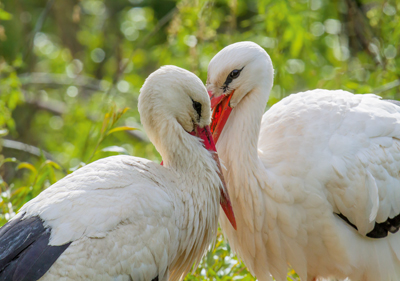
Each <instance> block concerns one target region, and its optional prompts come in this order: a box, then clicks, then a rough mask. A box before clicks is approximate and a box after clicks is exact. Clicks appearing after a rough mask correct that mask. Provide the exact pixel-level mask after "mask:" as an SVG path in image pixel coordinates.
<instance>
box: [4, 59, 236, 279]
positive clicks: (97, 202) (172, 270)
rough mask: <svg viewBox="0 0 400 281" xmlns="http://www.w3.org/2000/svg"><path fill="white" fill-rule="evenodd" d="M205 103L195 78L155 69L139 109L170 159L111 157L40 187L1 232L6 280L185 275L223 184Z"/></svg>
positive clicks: (213, 221)
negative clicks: (207, 134)
mask: <svg viewBox="0 0 400 281" xmlns="http://www.w3.org/2000/svg"><path fill="white" fill-rule="evenodd" d="M184 82H186V83H187V86H183V85H184ZM195 101H196V102H197V103H198V104H201V105H202V106H203V109H202V107H201V106H200V110H199V108H198V107H197V108H196V107H194V106H192V103H194V102H195ZM179 105H180V106H179ZM208 106H209V101H208V97H207V95H206V92H205V89H204V86H203V85H202V84H201V81H200V80H199V79H198V78H197V77H196V76H195V75H193V74H191V73H190V72H188V71H185V70H183V69H179V68H177V67H172V66H168V67H163V68H161V69H160V70H158V71H156V72H155V73H153V74H152V75H151V76H150V77H149V78H148V79H147V80H146V82H145V85H144V86H143V88H142V90H141V95H140V97H139V111H140V113H141V117H142V123H143V125H144V127H145V129H146V131H147V132H148V135H149V137H150V139H151V140H152V141H153V143H154V144H155V145H156V148H157V149H158V151H159V152H160V153H161V155H162V156H163V159H164V166H160V165H158V164H156V163H154V162H152V161H149V160H146V159H141V158H137V157H131V156H114V157H108V158H105V159H101V160H98V161H96V162H93V163H91V164H89V165H87V166H85V167H83V168H81V169H79V170H77V171H75V172H74V173H72V174H70V175H68V176H67V177H65V178H63V179H62V180H60V181H58V182H57V183H55V184H54V185H52V186H51V187H49V188H48V189H46V190H45V191H43V192H42V193H41V194H40V195H39V196H37V197H36V198H34V199H32V200H31V201H29V202H28V203H27V204H25V205H24V206H23V207H22V209H21V210H20V212H19V214H18V215H17V216H16V217H14V218H13V219H12V220H11V221H10V222H8V223H7V224H6V225H5V226H4V227H3V228H1V229H0V250H1V251H0V280H38V279H39V280H43V281H44V280H135V281H136V280H138V281H152V280H154V281H155V280H157V281H161V280H179V279H182V278H183V277H184V276H185V275H186V273H187V272H188V271H189V270H190V268H191V266H192V265H193V263H194V262H197V263H198V262H199V261H200V259H201V257H202V256H203V254H204V253H205V252H206V250H207V247H208V246H209V244H210V243H211V242H212V241H213V239H214V238H215V236H216V231H217V219H218V214H219V208H218V204H219V202H220V193H221V188H223V186H222V182H221V179H222V178H221V177H220V175H219V168H218V167H219V163H218V161H215V159H214V158H215V155H213V154H212V153H210V151H209V150H207V149H206V148H205V147H204V146H203V145H205V146H206V147H207V146H209V145H210V144H211V146H212V141H211V143H207V140H208V138H207V137H204V134H203V133H204V132H203V133H202V131H204V130H206V129H202V128H207V125H208V122H209V121H210V112H209V110H208ZM189 133H190V134H189ZM197 136H199V137H201V138H202V139H203V140H201V139H200V138H198V137H197ZM211 140H212V139H211ZM202 141H204V144H203V142H202ZM210 150H213V149H210ZM214 150H215V149H214ZM228 202H229V199H228Z"/></svg>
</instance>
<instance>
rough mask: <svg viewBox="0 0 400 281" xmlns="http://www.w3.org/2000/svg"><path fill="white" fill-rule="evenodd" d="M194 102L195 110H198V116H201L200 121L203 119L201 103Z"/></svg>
mask: <svg viewBox="0 0 400 281" xmlns="http://www.w3.org/2000/svg"><path fill="white" fill-rule="evenodd" d="M192 101H193V108H194V110H196V112H197V114H198V115H199V120H200V118H201V103H199V102H198V101H195V100H192Z"/></svg>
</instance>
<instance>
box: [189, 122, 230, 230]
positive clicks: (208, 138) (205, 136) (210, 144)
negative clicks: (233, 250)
mask: <svg viewBox="0 0 400 281" xmlns="http://www.w3.org/2000/svg"><path fill="white" fill-rule="evenodd" d="M194 131H195V134H196V136H197V137H199V138H201V139H202V140H203V142H204V146H205V148H206V149H207V150H208V151H211V152H212V155H213V158H214V160H215V162H216V163H217V166H218V176H219V178H220V179H221V182H222V185H223V186H221V187H220V191H221V199H220V204H221V207H222V209H223V210H224V212H225V215H226V216H227V217H228V219H229V221H230V222H231V224H232V226H233V228H234V229H236V220H235V215H234V214H233V209H232V203H231V200H230V199H229V194H228V190H227V189H226V183H225V179H224V175H223V174H222V168H221V163H220V162H219V158H218V153H217V148H216V147H215V143H214V140H213V137H212V134H211V131H210V127H209V126H205V127H204V128H200V127H197V126H195V130H194Z"/></svg>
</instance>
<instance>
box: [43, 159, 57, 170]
mask: <svg viewBox="0 0 400 281" xmlns="http://www.w3.org/2000/svg"><path fill="white" fill-rule="evenodd" d="M45 163H46V165H50V166H51V167H53V168H55V169H57V170H61V167H60V165H58V164H57V163H56V162H54V161H51V160H46V162H45Z"/></svg>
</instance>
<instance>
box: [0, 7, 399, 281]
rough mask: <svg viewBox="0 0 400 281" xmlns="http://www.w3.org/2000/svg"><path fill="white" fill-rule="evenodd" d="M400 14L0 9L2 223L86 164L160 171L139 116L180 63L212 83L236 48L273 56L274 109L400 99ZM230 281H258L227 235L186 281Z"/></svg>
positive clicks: (384, 10)
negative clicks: (162, 75)
mask: <svg viewBox="0 0 400 281" xmlns="http://www.w3.org/2000/svg"><path fill="white" fill-rule="evenodd" d="M399 10H400V3H399V2H398V1H396V0H334V1H330V0H299V1H297V0H296V1H295V0H285V1H274V0H258V1H257V0H214V1H210V0H194V1H192V0H171V1H163V0H161V1H160V0H129V1H126V0H112V1H111V0H80V1H78V0H72V1H52V0H50V1H39V0H29V1H28V0H19V1H14V0H5V1H3V2H2V3H0V188H1V192H0V196H1V197H0V210H1V211H0V225H2V224H4V223H5V222H6V221H7V220H8V219H9V218H10V217H11V216H13V215H14V214H15V212H16V211H17V210H18V209H19V208H20V207H21V206H22V205H23V204H24V203H25V202H27V201H28V200H30V199H31V198H33V197H34V196H36V195H37V194H39V193H40V192H41V191H42V190H43V189H45V188H46V187H48V186H50V185H51V184H52V183H54V182H55V181H57V180H59V179H60V178H62V177H64V176H65V175H67V174H68V173H70V172H71V171H73V170H75V169H77V168H79V167H80V166H82V165H85V163H89V162H91V161H94V160H96V159H99V158H102V157H106V156H109V155H113V154H116V153H117V154H118V153H122V154H129V155H135V156H139V157H145V158H149V159H151V160H154V161H160V160H161V159H160V156H159V155H158V153H157V152H156V151H155V149H154V147H153V146H152V144H151V143H149V142H148V139H147V137H146V136H145V134H144V133H143V132H142V131H141V126H140V122H139V121H140V116H139V113H138V111H137V97H138V94H139V89H140V87H141V86H142V84H143V82H144V80H145V78H146V77H147V76H148V75H149V74H150V73H151V72H153V71H154V70H156V69H157V68H158V67H159V66H161V65H165V64H174V65H177V66H180V67H183V68H186V69H188V70H191V71H193V72H194V73H195V74H197V75H199V77H200V78H201V79H202V80H203V81H204V82H205V80H206V77H207V66H208V63H209V61H210V60H211V58H212V57H213V56H214V55H215V54H216V53H217V52H218V51H219V50H220V49H222V48H223V47H225V46H226V45H228V44H230V43H233V42H237V41H245V40H250V41H254V42H256V43H258V44H260V45H261V46H262V47H264V48H265V49H266V50H267V52H268V53H269V54H270V56H271V59H272V62H273V64H274V67H275V81H274V83H275V86H274V87H273V89H272V92H271V95H270V100H269V102H268V106H271V105H273V104H274V103H276V102H278V101H279V100H280V99H282V98H283V97H285V96H287V95H289V94H291V93H295V92H299V91H304V90H307V89H314V88H327V89H336V88H341V89H344V90H348V91H351V92H354V93H360V94H363V93H370V92H373V93H376V94H380V95H382V96H383V97H385V98H392V99H398V98H399V92H400V91H399V87H400V71H399V67H398V64H399V63H400V56H399V53H400V48H399V43H398V42H400V24H399V22H400V21H399V20H400V13H399V12H398V11H399ZM126 106H129V107H130V108H131V110H129V111H127V112H126V110H125V109H123V110H117V109H116V108H126ZM122 114H123V115H122ZM132 128H137V129H138V130H136V131H131V130H132ZM230 279H240V280H254V278H253V277H251V275H250V274H249V272H248V271H247V269H246V268H245V266H244V265H243V264H242V263H239V262H238V260H237V259H236V257H234V255H233V254H232V253H231V251H230V248H229V246H228V244H227V243H226V241H224V240H223V239H222V236H221V234H219V236H218V240H217V243H216V247H215V248H214V249H213V250H212V251H211V252H210V253H208V255H207V257H206V258H205V259H203V260H202V262H201V264H200V267H199V268H198V269H197V270H196V271H195V272H194V273H193V274H191V275H189V276H188V277H187V280H230ZM296 279H297V276H296V275H295V273H294V272H292V273H291V274H290V275H288V280H296Z"/></svg>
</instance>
